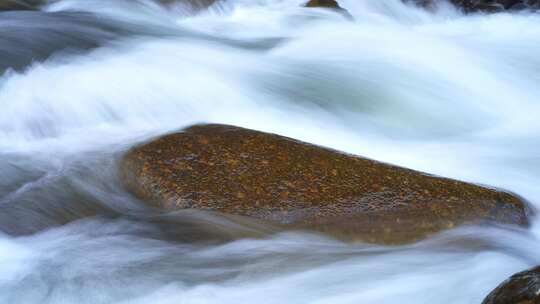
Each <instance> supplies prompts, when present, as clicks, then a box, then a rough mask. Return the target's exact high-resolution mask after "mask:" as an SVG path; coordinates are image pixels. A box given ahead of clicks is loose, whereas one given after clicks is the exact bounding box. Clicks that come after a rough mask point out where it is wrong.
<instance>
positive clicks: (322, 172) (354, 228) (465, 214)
mask: <svg viewBox="0 0 540 304" xmlns="http://www.w3.org/2000/svg"><path fill="white" fill-rule="evenodd" d="M121 176H122V180H123V182H124V183H125V185H126V186H127V188H128V189H129V190H131V191H132V192H133V193H134V194H135V195H136V196H138V197H140V198H142V199H144V200H146V201H148V202H149V203H150V204H152V205H153V206H156V207H159V208H163V209H167V210H175V209H184V208H195V209H204V210H214V211H219V212H223V213H227V214H235V215H243V216H248V217H252V218H256V219H260V220H266V221H270V222H274V223H280V224H283V225H286V226H287V227H289V228H309V229H316V230H319V231H323V232H327V233H330V234H333V235H335V236H338V237H340V238H345V239H349V240H350V239H352V240H361V241H367V242H375V243H388V244H392V243H403V242H409V241H413V240H418V239H421V238H423V237H425V236H427V235H429V234H431V233H434V232H437V231H441V230H443V229H448V228H452V227H455V226H457V225H460V224H464V223H478V222H491V221H493V222H497V223H503V224H517V225H524V226H526V225H527V223H528V219H527V213H528V211H527V210H528V209H527V206H526V204H525V203H524V202H523V201H522V200H521V199H520V198H519V197H517V196H515V195H512V194H509V193H506V192H503V191H499V190H494V189H489V188H485V187H480V186H476V185H473V184H468V183H464V182H460V181H456V180H451V179H447V178H441V177H436V176H431V175H427V174H424V173H421V172H417V171H413V170H409V169H404V168H400V167H396V166H392V165H389V164H384V163H380V162H377V161H373V160H370V159H366V158H361V157H357V156H353V155H348V154H344V153H341V152H338V151H335V150H331V149H327V148H323V147H319V146H315V145H311V144H308V143H303V142H300V141H297V140H294V139H291V138H287V137H283V136H279V135H275V134H269V133H263V132H258V131H253V130H248V129H244V128H239V127H234V126H227V125H215V124H209V125H196V126H192V127H190V128H188V129H185V130H184V131H183V132H179V133H174V134H170V135H166V136H163V137H160V138H158V139H156V140H153V141H151V142H148V143H146V144H143V145H141V146H138V147H135V148H133V149H132V150H130V151H129V152H128V153H127V154H126V155H125V156H124V158H123V160H122V162H121Z"/></svg>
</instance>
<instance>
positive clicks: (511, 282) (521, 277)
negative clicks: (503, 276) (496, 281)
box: [482, 267, 540, 304]
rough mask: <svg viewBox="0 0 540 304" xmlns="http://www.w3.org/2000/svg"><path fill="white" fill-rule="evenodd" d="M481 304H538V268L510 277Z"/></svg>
mask: <svg viewBox="0 0 540 304" xmlns="http://www.w3.org/2000/svg"><path fill="white" fill-rule="evenodd" d="M482 304H540V267H536V268H534V269H531V270H527V271H523V272H520V273H517V274H515V275H513V276H511V277H510V278H508V279H507V280H506V281H504V282H503V283H501V285H499V286H498V287H497V288H495V290H493V291H492V292H491V293H490V294H489V295H488V296H487V298H486V299H485V300H484V301H483V302H482Z"/></svg>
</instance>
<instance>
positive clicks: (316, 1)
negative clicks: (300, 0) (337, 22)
mask: <svg viewBox="0 0 540 304" xmlns="http://www.w3.org/2000/svg"><path fill="white" fill-rule="evenodd" d="M305 6H306V7H326V8H335V9H343V8H342V7H341V6H339V3H337V1H335V0H310V1H309V2H308V3H306V5H305Z"/></svg>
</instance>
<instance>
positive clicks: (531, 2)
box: [404, 0, 540, 13]
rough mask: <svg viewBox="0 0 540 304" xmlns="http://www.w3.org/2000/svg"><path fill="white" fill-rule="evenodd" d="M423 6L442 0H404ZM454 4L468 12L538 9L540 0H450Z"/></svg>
mask: <svg viewBox="0 0 540 304" xmlns="http://www.w3.org/2000/svg"><path fill="white" fill-rule="evenodd" d="M404 1H405V2H413V3H416V4H418V5H420V6H423V7H429V8H433V7H435V6H436V5H437V3H439V2H442V0H404ZM450 2H451V3H452V4H454V5H455V6H457V7H458V8H460V9H461V10H463V11H464V12H467V13H472V12H501V11H507V10H524V9H529V10H538V9H540V0H450Z"/></svg>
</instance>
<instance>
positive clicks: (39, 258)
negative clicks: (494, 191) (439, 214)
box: [0, 0, 540, 304]
mask: <svg viewBox="0 0 540 304" xmlns="http://www.w3.org/2000/svg"><path fill="white" fill-rule="evenodd" d="M304 2H305V1H301V0H258V1H252V0H228V1H225V2H220V3H216V4H214V5H213V6H211V7H209V8H208V9H206V10H204V11H202V12H199V13H198V14H195V15H194V14H193V12H192V11H190V10H188V9H186V8H185V7H182V6H176V7H175V6H172V7H169V8H163V7H162V6H160V5H157V4H156V3H154V2H152V1H149V0H148V1H142V0H140V1H127V0H125V1H124V0H122V1H120V0H62V1H58V2H55V3H53V4H50V5H48V6H46V7H45V8H44V9H43V11H34V12H9V13H0V75H1V77H0V231H1V232H0V303H17V304H18V303H22V304H26V303H46V304H59V303H79V304H86V303H92V304H101V303H118V304H127V303H137V304H138V303H141V304H142V303H160V304H166V303H171V304H172V303H259V304H263V303H333V304H337V303H339V304H341V303H398V302H399V303H411V304H419V303H430V304H431V303H441V304H444V303H456V304H458V303H459V304H462V303H480V302H481V301H482V299H483V298H484V297H485V296H486V295H487V294H488V293H489V291H491V290H492V289H493V288H494V287H495V286H497V285H498V284H499V283H500V282H501V281H502V280H504V279H506V278H507V277H508V276H509V275H511V274H513V273H515V272H518V271H521V270H524V269H527V268H530V267H533V266H536V265H538V264H539V263H540V257H539V256H538V251H539V250H540V239H539V237H540V229H539V228H538V223H537V221H536V219H534V218H533V225H532V227H531V228H529V229H528V230H519V229H517V228H514V227H499V228H496V227H490V228H488V227H463V228H459V229H454V230H451V231H448V232H445V233H442V234H438V235H435V236H433V237H430V238H429V239H427V240H424V241H421V242H419V243H415V244H412V245H407V246H398V247H384V246H376V245H371V244H349V243H343V242H340V241H338V240H334V239H331V238H330V237H328V236H324V235H318V234H315V233H307V232H301V231H298V232H287V233H277V234H272V233H268V231H265V230H264V228H262V227H252V226H248V225H243V224H242V223H237V222H234V221H232V220H230V219H227V218H221V217H219V216H217V215H215V214H206V213H202V212H195V211H181V212H173V213H168V214H161V213H157V212H155V211H153V210H148V209H147V208H146V207H145V206H144V205H143V203H142V202H140V201H138V200H137V199H135V198H134V197H133V196H131V195H130V194H128V193H127V192H126V191H125V190H124V189H123V187H122V186H121V184H120V182H119V178H118V175H117V174H118V173H117V171H118V170H117V163H118V160H119V158H120V157H121V155H122V154H123V153H124V152H125V151H126V150H127V149H129V148H130V147H131V146H133V145H134V144H136V143H139V142H141V141H144V140H146V139H148V138H151V137H152V136H156V135H160V134H163V133H165V132H167V131H171V130H177V129H181V128H182V127H185V126H188V125H191V124H193V123H199V122H213V123H227V124H233V125H238V126H242V127H247V128H251V129H256V130H262V131H268V132H274V133H278V134H282V135H285V136H289V137H293V138H297V139H300V140H303V141H307V142H311V143H315V144H319V145H323V146H327V147H331V148H334V149H339V150H343V151H347V152H350V153H354V154H358V155H363V156H366V157H370V158H373V159H377V160H381V161H385V162H390V163H394V164H398V165H402V166H405V167H409V168H413V169H417V170H422V171H425V172H429V173H433V174H438V175H442V176H447V177H452V178H458V179H462V180H466V181H470V182H474V183H480V184H488V185H493V186H496V187H501V188H504V189H508V190H510V191H513V192H515V193H518V194H519V195H521V196H523V197H524V198H525V199H527V200H528V201H529V202H530V203H531V204H532V205H533V206H538V205H539V204H540V188H539V187H538V185H539V184H540V153H539V152H540V145H539V142H540V135H539V134H540V121H539V120H538V117H539V115H540V86H538V83H540V56H538V54H540V14H537V13H532V12H526V11H524V12H512V13H499V14H493V15H485V14H471V15H462V14H461V13H459V12H458V11H456V10H455V9H453V8H451V7H449V6H448V7H442V8H441V9H440V10H439V11H437V12H428V11H425V10H422V9H419V8H416V7H413V6H410V5H405V4H403V3H402V2H401V1H400V0H343V1H340V4H341V6H342V7H344V8H346V9H347V10H348V11H349V13H350V14H351V15H352V16H353V18H354V20H350V18H345V17H344V16H343V15H341V14H339V13H336V12H333V11H329V10H322V9H309V8H304V7H301V5H302V4H303V3H304Z"/></svg>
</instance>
